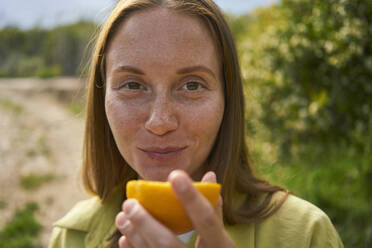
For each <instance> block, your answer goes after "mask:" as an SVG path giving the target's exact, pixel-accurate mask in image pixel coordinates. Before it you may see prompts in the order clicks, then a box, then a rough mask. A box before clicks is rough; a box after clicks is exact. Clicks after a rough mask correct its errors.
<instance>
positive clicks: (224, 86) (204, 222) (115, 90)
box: [50, 0, 342, 248]
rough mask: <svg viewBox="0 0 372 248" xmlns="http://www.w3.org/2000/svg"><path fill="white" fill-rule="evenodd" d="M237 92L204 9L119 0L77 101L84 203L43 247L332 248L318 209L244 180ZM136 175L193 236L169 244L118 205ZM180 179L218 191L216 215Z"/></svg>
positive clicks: (224, 43) (229, 45)
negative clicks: (82, 120) (165, 195)
mask: <svg viewBox="0 0 372 248" xmlns="http://www.w3.org/2000/svg"><path fill="white" fill-rule="evenodd" d="M242 92H243V91H242V84H241V77H240V70H239V64H238V59H237V54H236V49H235V45H234V42H233V38H232V35H231V32H230V30H229V28H228V26H227V24H226V22H225V20H224V18H223V16H222V14H221V12H220V10H219V9H218V7H217V6H216V5H215V4H214V3H213V2H212V1H211V0H186V1H185V0H122V1H119V2H118V4H117V5H116V7H115V9H114V10H113V11H112V13H111V15H110V16H109V18H108V20H107V22H106V23H105V24H104V25H103V27H102V30H101V32H100V34H99V37H98V40H97V44H96V49H95V51H94V54H93V60H92V67H91V75H90V82H89V90H88V97H87V111H86V112H87V121H86V130H85V140H84V160H83V180H84V184H85V187H86V189H87V190H88V191H89V192H90V193H92V194H93V195H94V196H96V197H94V198H92V199H90V200H87V201H83V202H80V203H78V204H77V205H76V206H75V207H74V208H73V209H72V210H71V211H70V212H69V213H68V214H67V215H66V216H65V217H63V218H62V219H61V220H59V221H57V222H56V223H55V228H54V230H53V235H52V238H51V243H50V247H117V246H119V247H136V248H139V247H187V246H188V247H193V246H194V245H196V247H203V248H206V247H213V248H216V247H260V248H262V247H342V243H341V241H340V239H339V237H338V235H337V232H336V231H335V229H334V227H333V226H332V224H331V222H330V221H329V218H328V217H327V216H326V215H325V214H324V213H323V212H322V211H321V210H319V209H318V208H316V207H315V206H313V205H311V204H310V203H308V202H306V201H303V200H301V199H299V198H296V197H295V196H292V195H289V196H288V193H287V192H286V191H285V190H283V189H282V188H280V187H277V186H272V185H270V184H269V183H267V182H265V181H263V180H260V179H258V178H256V177H255V176H254V174H253V172H252V168H251V161H250V157H249V154H248V150H247V146H246V143H245V139H244V101H243V100H244V99H243V93H242ZM137 178H142V179H146V180H159V181H166V180H168V181H170V182H171V184H172V187H173V189H174V191H175V193H176V195H177V197H178V198H179V200H180V201H181V203H182V204H183V207H184V208H185V211H186V212H187V214H188V215H189V217H190V219H191V221H192V223H193V227H194V231H193V232H191V234H189V235H187V234H186V235H182V236H181V237H178V236H177V235H176V234H174V233H172V232H171V231H170V230H168V229H167V228H166V227H164V226H163V225H162V224H161V223H159V222H158V221H157V220H155V219H154V218H153V217H152V216H150V215H149V214H148V213H147V212H146V210H145V209H144V208H143V207H142V206H141V205H140V204H139V203H138V202H137V201H135V200H132V199H130V200H126V197H125V192H124V186H125V184H126V183H127V182H128V181H129V180H131V179H137ZM192 180H194V181H200V180H201V181H210V182H219V183H221V184H222V185H223V187H222V192H221V198H220V203H219V204H218V206H217V208H216V209H212V207H211V206H210V205H208V204H206V202H205V200H204V198H203V197H201V195H200V194H199V193H198V192H197V191H196V190H195V188H194V187H193V186H192V184H191V182H192ZM222 206H223V207H222ZM190 235H191V237H189V236H190ZM180 238H181V239H183V241H181V239H180ZM185 239H186V240H185ZM184 242H185V243H187V244H184ZM186 245H187V246H186Z"/></svg>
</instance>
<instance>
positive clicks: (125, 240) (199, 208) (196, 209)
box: [116, 170, 235, 248]
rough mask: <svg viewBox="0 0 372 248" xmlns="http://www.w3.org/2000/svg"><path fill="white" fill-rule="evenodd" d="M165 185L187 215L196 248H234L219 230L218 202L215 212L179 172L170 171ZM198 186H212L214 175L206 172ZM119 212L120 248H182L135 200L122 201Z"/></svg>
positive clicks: (219, 203) (220, 205)
mask: <svg viewBox="0 0 372 248" xmlns="http://www.w3.org/2000/svg"><path fill="white" fill-rule="evenodd" d="M168 181H169V182H170V183H171V185H172V188H173V190H174V192H175V193H176V195H177V197H178V199H179V200H180V202H181V204H182V205H183V207H184V209H185V211H186V212H187V214H188V216H189V218H190V219H191V222H192V223H193V226H194V229H195V230H196V232H197V233H198V238H197V241H196V244H195V247H197V248H209V247H211V248H212V247H213V248H219V247H221V248H222V247H223V248H229V247H235V246H234V243H233V241H232V240H231V238H230V236H229V235H228V234H227V232H226V230H225V229H224V226H223V220H222V198H221V197H220V199H219V202H218V204H217V207H216V209H214V208H213V207H212V206H211V205H210V204H209V202H208V201H207V200H206V199H205V198H204V197H203V196H202V195H201V194H200V193H199V191H198V190H197V189H196V188H195V187H194V186H193V185H192V180H191V179H190V177H189V176H188V175H187V174H186V173H185V172H183V171H179V170H176V171H173V172H172V173H171V174H170V175H169V177H168ZM202 182H216V175H215V174H214V173H213V172H208V173H206V174H205V175H204V177H203V179H202ZM122 210H123V211H122V212H120V213H119V214H118V215H117V216H116V226H117V228H118V229H119V230H120V232H121V233H122V234H123V236H122V237H121V238H120V239H119V247H121V248H167V247H172V248H174V247H180V248H186V245H185V244H183V243H182V242H181V241H180V240H179V239H178V237H177V236H176V235H175V234H174V233H173V232H172V231H170V230H169V229H168V228H167V227H165V226H164V225H163V224H161V223H160V222H159V221H157V220H156V219H154V218H153V217H152V216H151V215H150V214H149V213H148V212H147V211H146V210H145V209H144V208H143V207H142V206H141V205H140V204H139V203H138V202H137V201H136V200H134V199H128V200H126V201H124V203H123V206H122Z"/></svg>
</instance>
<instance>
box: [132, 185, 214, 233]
mask: <svg viewBox="0 0 372 248" xmlns="http://www.w3.org/2000/svg"><path fill="white" fill-rule="evenodd" d="M193 185H194V186H195V187H196V189H198V190H199V192H200V193H201V194H202V195H203V196H204V197H205V198H206V199H207V200H208V201H209V203H210V204H211V205H212V206H213V207H215V206H216V204H217V201H218V197H219V194H220V190H221V185H220V184H217V183H204V182H203V183H202V182H195V183H193ZM126 190H127V192H126V193H127V198H128V199H129V198H134V199H136V200H137V201H138V202H139V203H140V204H141V205H142V206H143V207H144V208H145V209H146V210H147V211H148V212H149V213H150V214H151V215H152V216H153V217H155V218H156V219H157V220H159V221H160V222H161V223H163V224H164V225H165V226H167V227H168V228H169V229H170V230H172V231H173V232H174V233H176V234H180V233H185V232H188V231H191V230H192V229H193V227H192V224H191V222H190V220H189V218H188V217H187V214H186V212H185V211H184V209H183V207H182V205H181V203H180V201H179V200H178V199H177V197H176V195H175V194H174V193H173V189H172V186H171V184H170V183H169V182H157V181H147V180H132V181H129V182H128V183H127V189H126Z"/></svg>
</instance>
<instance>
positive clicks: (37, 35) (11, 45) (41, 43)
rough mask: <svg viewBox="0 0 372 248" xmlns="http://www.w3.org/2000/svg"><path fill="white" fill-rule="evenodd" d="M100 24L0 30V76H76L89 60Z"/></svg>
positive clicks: (81, 23)
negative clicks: (93, 36)
mask: <svg viewBox="0 0 372 248" xmlns="http://www.w3.org/2000/svg"><path fill="white" fill-rule="evenodd" d="M96 28H97V25H96V24H94V23H92V22H87V21H80V22H78V23H75V24H70V25H65V26H60V27H56V28H54V29H51V30H46V29H40V28H37V27H35V28H33V29H31V30H21V29H19V28H17V27H5V28H3V29H2V30H0V41H1V42H0V57H1V58H5V59H2V60H0V77H40V78H48V77H54V76H74V75H77V74H80V73H81V72H82V70H83V69H84V67H83V66H84V65H85V64H86V63H87V58H88V56H86V55H87V54H88V53H89V46H88V44H89V41H90V39H91V37H92V34H94V33H95V30H96Z"/></svg>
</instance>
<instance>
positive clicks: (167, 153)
mask: <svg viewBox="0 0 372 248" xmlns="http://www.w3.org/2000/svg"><path fill="white" fill-rule="evenodd" d="M186 148H187V147H186V146H185V147H165V148H161V147H149V148H145V149H143V148H138V149H139V150H140V151H142V152H143V153H145V154H146V155H147V156H148V157H149V158H151V159H154V160H168V159H172V158H175V157H177V156H178V155H180V154H181V153H182V152H183V151H184V150H185V149H186Z"/></svg>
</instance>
